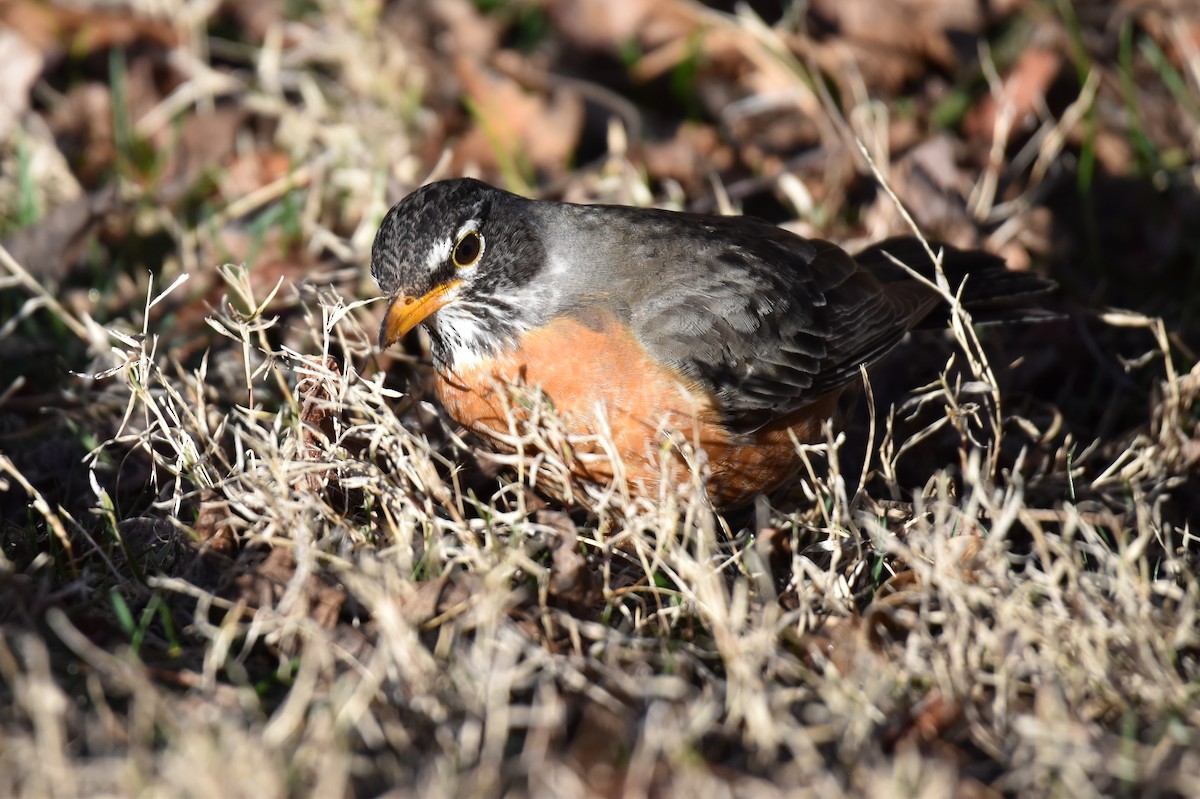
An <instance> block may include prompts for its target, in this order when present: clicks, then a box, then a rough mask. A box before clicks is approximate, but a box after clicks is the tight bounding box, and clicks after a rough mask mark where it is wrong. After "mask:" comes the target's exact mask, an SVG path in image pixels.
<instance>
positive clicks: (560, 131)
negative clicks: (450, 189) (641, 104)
mask: <svg viewBox="0 0 1200 799" xmlns="http://www.w3.org/2000/svg"><path fill="white" fill-rule="evenodd" d="M454 71H455V74H456V75H457V76H458V79H459V81H460V82H461V83H462V87H463V92H464V94H465V95H466V97H467V98H468V99H469V101H470V107H471V112H472V116H473V118H474V120H475V124H474V125H473V126H472V127H471V129H470V130H469V131H468V132H467V133H466V134H465V135H464V136H463V137H462V138H461V139H460V140H459V141H458V143H457V144H456V146H455V147H454V159H453V161H452V166H451V168H452V170H454V171H456V172H463V171H468V168H469V167H471V166H476V167H478V168H482V169H484V170H485V171H489V172H495V171H497V170H505V169H508V168H510V167H514V166H515V167H517V168H518V169H521V168H522V167H523V166H525V165H528V166H531V167H533V168H534V169H537V170H541V171H544V172H549V173H558V172H561V171H563V170H564V169H565V168H566V167H567V165H568V163H569V161H570V158H571V154H572V153H573V152H574V150H575V147H576V145H577V144H578V142H579V135H580V133H581V132H582V131H583V101H582V100H580V98H579V96H578V95H577V94H576V93H575V92H574V91H573V90H570V89H566V88H556V89H552V90H551V91H550V93H549V94H548V95H544V94H541V93H538V92H530V91H526V90H525V89H524V88H523V87H522V86H520V85H519V84H517V83H516V82H515V81H514V80H512V79H511V78H508V77H506V76H504V75H503V74H501V73H500V72H498V71H496V70H495V69H493V68H492V67H491V66H489V65H487V64H484V63H482V62H480V61H478V60H476V59H475V58H473V57H470V56H459V57H457V58H455V59H454Z"/></svg>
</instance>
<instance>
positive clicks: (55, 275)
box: [4, 185, 124, 285]
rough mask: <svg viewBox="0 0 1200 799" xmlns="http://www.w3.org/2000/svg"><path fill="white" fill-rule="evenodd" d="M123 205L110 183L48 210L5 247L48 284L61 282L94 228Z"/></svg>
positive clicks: (87, 241) (16, 234) (76, 260)
mask: <svg viewBox="0 0 1200 799" xmlns="http://www.w3.org/2000/svg"><path fill="white" fill-rule="evenodd" d="M123 207H124V203H123V202H121V200H120V198H119V197H118V196H117V189H116V187H115V186H113V185H109V186H106V187H105V188H102V189H100V190H98V191H96V192H94V193H93V194H90V195H88V196H85V197H80V198H79V199H77V200H73V201H71V202H69V203H66V204H65V205H60V206H58V207H57V208H55V209H53V210H52V211H50V213H48V214H46V216H44V217H42V218H41V219H40V220H39V221H37V222H35V223H34V224H32V225H30V226H29V227H27V228H24V229H22V230H19V231H17V232H16V233H14V234H13V235H12V236H10V237H9V238H8V239H7V240H6V241H5V242H4V247H5V249H7V250H8V251H9V253H10V254H11V255H12V256H13V258H15V259H16V261H17V263H19V264H21V265H22V266H24V267H25V268H26V269H27V270H28V271H29V272H30V274H32V275H34V276H35V277H37V278H38V279H39V280H43V281H45V282H46V283H48V284H50V285H57V284H58V283H60V282H62V280H63V278H65V277H66V276H67V274H68V272H70V270H71V267H72V266H73V265H75V264H76V263H77V262H78V261H79V258H80V256H81V255H82V254H83V252H84V249H85V248H86V247H87V246H88V244H89V242H91V241H92V240H93V238H94V236H95V234H96V231H97V230H98V229H99V227H100V226H101V225H102V224H103V223H104V221H105V220H106V219H107V218H109V217H110V216H112V215H114V214H117V213H119V212H120V211H121V209H122V208H123Z"/></svg>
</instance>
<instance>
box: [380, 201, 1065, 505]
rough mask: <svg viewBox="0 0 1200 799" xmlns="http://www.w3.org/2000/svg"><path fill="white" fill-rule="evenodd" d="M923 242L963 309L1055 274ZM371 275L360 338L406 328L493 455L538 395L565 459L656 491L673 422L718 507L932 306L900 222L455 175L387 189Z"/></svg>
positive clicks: (926, 261) (788, 469)
mask: <svg viewBox="0 0 1200 799" xmlns="http://www.w3.org/2000/svg"><path fill="white" fill-rule="evenodd" d="M935 246H941V247H942V252H943V255H942V263H943V273H944V275H945V277H946V279H947V281H948V282H949V284H950V286H951V290H953V291H958V290H959V284H960V283H964V281H965V284H964V285H962V286H961V293H960V297H961V302H962V305H963V307H964V308H966V309H968V310H969V311H970V312H972V314H973V315H974V316H975V317H976V318H982V317H986V316H996V317H998V318H1003V317H1004V316H1005V315H1006V314H1008V313H1009V312H1010V311H1009V309H1010V308H1011V307H1012V306H1014V305H1020V304H1022V303H1025V302H1026V301H1027V300H1028V299H1029V298H1031V297H1035V296H1037V295H1040V294H1044V293H1046V292H1048V291H1049V290H1051V289H1052V288H1053V287H1054V284H1053V283H1051V282H1050V281H1048V280H1045V279H1043V278H1040V277H1038V276H1036V275H1034V274H1032V273H1028V272H1015V271H1011V270H1009V269H1007V268H1006V266H1005V264H1004V262H1003V261H1002V260H1001V259H999V258H997V257H995V256H992V255H990V254H987V253H983V252H978V251H967V250H959V249H955V248H953V247H949V246H944V245H935ZM893 258H895V259H898V260H899V261H901V262H903V263H905V264H906V265H908V266H909V267H910V268H911V269H912V270H914V271H915V272H916V273H918V274H920V275H922V276H924V277H926V278H927V280H922V279H919V278H917V277H914V276H913V274H912V273H910V272H909V271H908V270H906V269H904V268H901V267H900V266H898V265H897V264H896V263H895V262H894V261H893ZM371 274H372V276H373V277H374V279H375V280H376V282H377V283H378V285H379V287H380V289H381V290H382V292H383V293H384V294H385V295H387V298H388V304H387V310H386V312H385V314H384V318H383V322H382V324H381V327H380V331H379V346H380V349H381V350H383V349H387V348H388V347H390V346H392V345H394V344H396V343H397V342H398V341H399V340H400V339H401V338H403V337H404V336H405V335H406V334H407V333H408V332H409V331H410V330H412V329H414V328H416V327H417V326H423V327H424V328H425V330H426V331H427V332H428V337H429V352H430V356H431V360H432V364H433V368H434V372H435V375H436V378H435V385H436V392H437V395H438V398H439V400H440V402H441V404H442V406H443V407H444V409H445V411H446V412H447V414H448V415H449V416H450V417H451V418H452V419H454V420H455V421H456V422H457V423H459V424H461V425H462V426H463V427H465V428H466V429H468V430H470V431H472V432H474V433H475V434H477V435H479V436H480V437H481V438H482V439H483V440H484V441H485V442H486V441H490V442H491V443H492V445H494V446H495V447H496V448H497V449H501V450H505V451H512V449H513V447H514V444H513V441H514V437H513V435H512V428H511V427H510V421H511V420H512V419H513V418H514V414H515V417H516V418H520V419H526V420H527V419H528V418H529V416H530V413H529V408H530V407H531V406H530V404H529V392H537V394H538V397H540V398H542V399H544V401H545V402H546V404H547V405H548V407H549V408H550V409H551V411H552V413H553V414H554V415H555V416H557V417H558V418H559V419H560V420H561V421H562V424H563V425H564V426H565V429H566V431H567V432H568V434H570V435H571V436H572V437H573V438H574V439H575V440H580V441H584V442H593V443H590V444H586V443H585V444H584V445H583V446H582V449H583V450H586V451H587V452H588V454H590V455H591V456H592V457H588V458H577V459H576V460H575V461H574V463H573V465H572V467H571V468H572V471H573V472H574V477H576V478H578V479H579V480H581V481H583V482H591V483H603V482H604V481H606V480H607V481H612V480H614V479H624V480H625V481H626V483H627V485H628V487H629V488H630V490H631V491H632V492H633V493H634V494H635V495H639V496H657V495H658V492H659V491H660V490H661V488H662V481H663V480H664V479H671V480H682V479H683V478H685V477H686V475H687V474H688V472H686V471H684V469H685V468H690V467H688V466H687V464H686V463H685V458H684V457H683V456H682V455H681V454H680V453H681V452H682V450H681V449H680V448H679V447H678V446H675V447H673V446H672V445H671V441H672V440H675V441H676V443H678V441H679V439H678V436H683V437H684V438H685V439H686V440H687V441H688V442H690V443H691V444H692V445H693V455H695V454H697V453H698V454H699V455H700V456H701V460H702V461H703V463H704V474H705V477H704V481H703V485H704V487H705V489H706V494H707V496H708V498H709V499H710V501H711V502H712V504H713V505H714V506H715V507H716V508H718V509H730V508H736V507H739V506H743V505H745V504H747V503H749V502H751V501H752V500H753V499H754V497H756V496H758V495H759V494H760V493H766V492H770V491H771V490H772V489H774V488H775V487H777V486H779V485H780V484H781V483H783V482H784V481H785V480H787V479H788V478H789V477H791V476H792V475H794V474H795V472H796V471H797V470H798V468H799V465H800V456H799V454H798V448H797V446H796V443H797V442H800V443H814V442H817V441H819V440H822V438H823V426H824V425H825V424H826V423H827V421H828V420H830V418H831V417H832V416H833V415H834V413H835V411H836V409H837V405H838V399H839V397H840V395H841V394H842V392H843V391H844V390H845V389H846V388H847V387H848V386H850V385H851V384H852V383H854V382H855V381H857V380H858V379H859V378H860V375H861V373H862V370H863V369H864V368H865V367H870V366H871V365H873V364H875V363H876V362H878V361H879V360H880V359H881V358H883V357H884V356H885V355H887V353H888V352H889V351H891V350H892V349H893V348H894V347H895V346H896V345H897V344H898V343H899V342H900V341H901V339H902V338H903V337H904V336H905V335H906V334H908V333H909V331H911V330H913V329H916V328H919V327H936V326H938V325H943V326H944V325H945V324H946V322H947V320H948V319H949V305H948V304H947V302H946V300H945V296H944V295H943V294H942V293H941V292H939V291H938V290H937V289H936V288H935V287H934V284H933V283H931V282H929V281H931V280H932V279H933V277H934V274H935V271H934V265H933V262H932V260H931V259H930V257H929V255H928V253H927V250H926V248H925V245H924V244H923V243H922V242H921V241H920V240H919V239H917V238H914V237H897V238H891V239H887V240H884V241H882V242H879V243H877V244H875V245H873V246H870V247H867V248H866V249H865V250H863V251H861V252H859V253H857V254H855V255H851V254H850V253H848V252H847V251H846V250H844V249H843V248H842V247H840V246H838V245H837V244H835V243H833V242H830V241H825V240H822V239H817V238H804V237H802V236H799V235H797V234H794V233H792V232H790V231H787V230H785V229H783V228H781V227H779V226H777V225H775V224H773V223H771V222H769V221H766V220H763V219H758V218H755V217H750V216H718V215H707V214H693V213H686V212H678V211H668V210H660V209H652V208H640V207H631V206H622V205H588V204H574V203H567V202H557V201H552V200H543V199H531V198H526V197H522V196H519V195H516V194H513V193H510V192H508V191H505V190H502V189H499V188H496V187H494V186H491V185H489V184H487V183H484V182H482V181H479V180H475V179H471V178H454V179H449V180H442V181H438V182H434V183H430V184H428V185H425V186H422V187H420V188H418V189H417V190H415V191H413V192H412V193H411V194H409V195H408V196H406V197H404V198H403V199H402V200H400V201H399V202H398V203H396V204H395V205H394V206H393V207H392V208H391V209H390V210H389V211H388V213H387V214H386V215H385V216H384V218H383V220H382V222H381V224H380V227H379V230H378V232H377V234H376V236H375V240H374V244H373V246H372V252H371ZM514 392H515V393H514ZM601 434H603V435H606V436H609V437H610V441H609V443H608V444H607V445H604V446H602V445H600V444H598V443H594V442H595V441H596V439H597V437H598V436H599V435H601ZM672 435H674V436H676V438H675V439H672V438H671V436H672ZM664 452H666V453H667V454H666V455H664ZM664 457H665V458H666V459H667V460H668V461H669V463H668V464H667V466H666V468H664V461H663V459H664ZM613 458H618V459H619V460H620V466H619V467H617V466H615V465H614V464H613V463H611V460H612V459H613Z"/></svg>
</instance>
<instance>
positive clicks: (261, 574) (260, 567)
mask: <svg viewBox="0 0 1200 799" xmlns="http://www.w3.org/2000/svg"><path fill="white" fill-rule="evenodd" d="M295 578H296V560H295V558H294V557H293V556H292V552H291V550H290V549H287V548H284V547H273V548H272V549H271V551H270V552H268V553H267V557H266V558H265V559H264V560H262V561H260V562H258V563H256V564H254V565H253V566H251V567H250V568H249V569H248V570H247V571H246V572H245V573H244V574H240V575H238V576H237V577H236V578H235V579H234V581H233V583H232V586H231V590H230V591H228V592H225V593H226V594H227V596H226V598H227V599H232V600H233V601H236V602H244V603H245V604H246V605H247V606H249V607H252V608H260V607H273V606H275V605H277V604H278V602H279V600H280V599H282V598H283V596H284V594H285V593H286V592H287V590H288V588H289V587H290V586H291V584H292V582H293V580H295ZM295 597H296V601H297V603H298V605H299V611H300V612H301V613H304V614H305V615H308V616H309V617H311V618H312V619H313V620H314V621H316V622H317V623H318V624H320V625H321V626H322V627H324V628H325V629H333V627H334V625H335V624H337V619H338V614H339V613H341V610H342V605H343V604H345V602H346V593H345V591H343V590H342V589H340V588H338V587H336V586H332V585H328V584H326V583H325V582H324V581H323V580H321V578H319V577H318V576H316V575H311V574H310V575H309V576H308V577H307V578H306V579H305V580H304V585H303V587H302V590H301V591H299V592H298V593H297V594H296V595H295Z"/></svg>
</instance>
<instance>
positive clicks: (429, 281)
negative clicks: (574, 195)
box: [371, 178, 546, 365]
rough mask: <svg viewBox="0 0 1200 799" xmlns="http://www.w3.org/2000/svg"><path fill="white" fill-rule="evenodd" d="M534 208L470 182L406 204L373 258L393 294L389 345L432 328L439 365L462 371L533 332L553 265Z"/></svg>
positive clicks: (430, 191) (391, 215) (423, 193)
mask: <svg viewBox="0 0 1200 799" xmlns="http://www.w3.org/2000/svg"><path fill="white" fill-rule="evenodd" d="M529 206H530V204H529V203H528V201H526V200H524V199H522V198H521V197H518V196H516V195H514V194H510V193H509V192H506V191H502V190H500V189H497V188H494V187H492V186H489V185H488V184H486V183H482V182H480V181H477V180H472V179H469V178H461V179H456V180H445V181H440V182H438V183H432V184H430V185H428V186H423V187H422V188H420V189H417V190H416V191H415V192H413V193H412V194H410V195H408V196H407V197H405V198H404V199H403V200H401V201H400V202H399V203H397V204H396V205H395V206H394V207H393V208H392V209H391V210H390V211H389V212H388V214H387V216H386V217H384V220H383V223H382V224H381V225H380V228H379V232H378V233H377V234H376V236H375V244H374V246H373V247H372V250H371V274H372V276H374V278H375V280H376V282H378V283H379V287H380V288H381V289H383V291H384V292H385V293H387V294H389V295H390V296H391V300H390V302H389V303H388V308H387V313H386V314H385V316H384V320H383V325H382V326H381V327H380V330H379V346H380V347H381V348H387V347H390V346H391V345H392V344H394V343H396V342H397V341H399V340H400V338H401V337H402V336H404V334H406V333H407V332H408V331H410V330H412V329H413V328H415V327H416V326H417V325H419V324H422V323H424V324H425V325H426V327H427V328H428V329H429V331H430V334H431V338H432V343H433V355H434V358H435V360H436V361H439V362H440V364H443V365H453V364H454V361H455V360H456V358H458V357H460V356H463V355H467V354H469V355H479V354H481V353H482V352H488V351H491V350H494V349H495V348H496V347H499V346H501V345H502V344H503V343H504V341H505V340H506V338H511V336H512V335H513V333H514V332H515V331H517V330H519V329H521V328H522V327H525V326H526V324H525V323H526V321H527V319H528V317H529V315H530V314H531V313H535V312H536V311H537V309H536V308H531V307H529V306H530V299H531V296H533V295H531V293H530V287H531V284H532V282H533V280H534V277H535V275H536V274H537V273H538V272H539V271H540V270H541V269H542V267H543V265H544V263H545V258H546V256H545V248H544V246H543V245H542V242H541V239H540V238H539V236H538V235H537V233H536V230H535V227H534V224H533V220H532V219H531V218H530V215H529ZM534 298H535V297H534Z"/></svg>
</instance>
